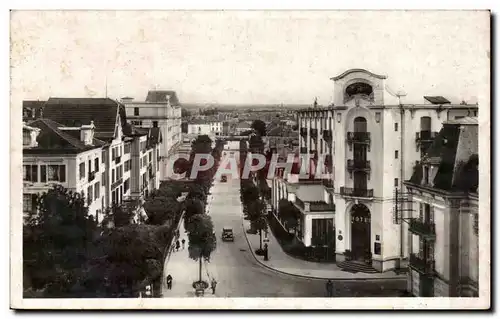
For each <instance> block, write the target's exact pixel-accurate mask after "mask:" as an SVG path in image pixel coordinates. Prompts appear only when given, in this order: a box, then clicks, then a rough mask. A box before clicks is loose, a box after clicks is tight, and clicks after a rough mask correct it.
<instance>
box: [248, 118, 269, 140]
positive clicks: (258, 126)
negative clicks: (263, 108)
mask: <svg viewBox="0 0 500 319" xmlns="http://www.w3.org/2000/svg"><path fill="white" fill-rule="evenodd" d="M251 127H252V129H254V130H255V131H256V132H257V134H259V135H260V136H266V123H264V121H262V120H255V121H253V123H252V125H251Z"/></svg>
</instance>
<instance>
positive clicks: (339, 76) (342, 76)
mask: <svg viewBox="0 0 500 319" xmlns="http://www.w3.org/2000/svg"><path fill="white" fill-rule="evenodd" d="M355 72H362V73H366V74H369V75H371V76H373V77H375V78H378V79H381V80H384V79H387V76H385V75H379V74H375V73H372V72H370V71H368V70H365V69H349V70H347V71H345V72H344V73H342V74H340V75H337V76H334V77H333V78H330V80H333V81H337V80H340V79H342V78H344V77H346V76H347V75H349V74H351V73H355Z"/></svg>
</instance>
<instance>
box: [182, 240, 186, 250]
mask: <svg viewBox="0 0 500 319" xmlns="http://www.w3.org/2000/svg"><path fill="white" fill-rule="evenodd" d="M185 245H186V240H185V239H184V238H182V250H184V246H185Z"/></svg>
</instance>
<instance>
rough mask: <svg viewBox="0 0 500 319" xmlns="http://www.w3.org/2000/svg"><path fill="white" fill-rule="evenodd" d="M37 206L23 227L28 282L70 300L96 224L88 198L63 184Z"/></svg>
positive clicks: (40, 197) (37, 201) (39, 197)
mask: <svg viewBox="0 0 500 319" xmlns="http://www.w3.org/2000/svg"><path fill="white" fill-rule="evenodd" d="M36 204H37V210H38V211H37V212H32V213H30V214H29V215H28V216H27V219H26V224H25V225H24V227H23V268H24V273H25V278H26V281H25V283H26V284H27V285H32V287H33V289H35V290H43V291H44V296H45V297H69V296H70V295H71V293H72V288H73V286H74V285H75V284H76V283H77V282H78V280H79V277H80V276H81V270H80V267H81V265H82V264H83V263H84V262H85V260H86V251H87V248H88V246H89V244H90V243H91V241H92V239H93V237H94V236H95V235H96V233H97V226H96V223H95V221H94V219H93V217H92V216H90V215H88V210H87V208H86V207H85V200H84V198H83V197H82V196H81V195H80V194H78V193H73V192H71V191H68V190H67V189H65V188H64V187H62V186H60V185H58V186H54V187H53V188H51V189H49V190H48V191H47V192H45V193H43V194H42V195H40V196H38V197H37V200H36ZM25 288H28V287H25Z"/></svg>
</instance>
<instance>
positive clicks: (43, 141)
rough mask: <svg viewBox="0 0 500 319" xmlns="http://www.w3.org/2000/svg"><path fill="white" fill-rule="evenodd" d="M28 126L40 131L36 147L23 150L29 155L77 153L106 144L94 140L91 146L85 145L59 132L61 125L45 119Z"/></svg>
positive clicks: (77, 139) (70, 135)
mask: <svg viewBox="0 0 500 319" xmlns="http://www.w3.org/2000/svg"><path fill="white" fill-rule="evenodd" d="M29 126H30V127H35V128H39V129H40V134H39V135H38V139H37V141H38V146H37V147H32V148H29V149H24V150H23V152H28V153H29V152H36V151H39V150H52V151H59V152H61V153H65V152H71V153H79V152H84V151H88V150H91V149H94V148H97V147H102V146H104V145H105V144H106V143H105V142H103V141H101V140H99V139H96V138H94V140H93V145H85V143H83V142H82V141H81V140H80V139H79V138H76V137H74V136H73V134H70V133H69V132H67V131H62V130H60V129H59V128H60V127H64V126H63V125H62V124H60V123H57V122H54V121H52V120H50V119H46V118H41V119H38V120H35V121H33V122H30V123H29ZM72 132H79V131H72Z"/></svg>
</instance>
